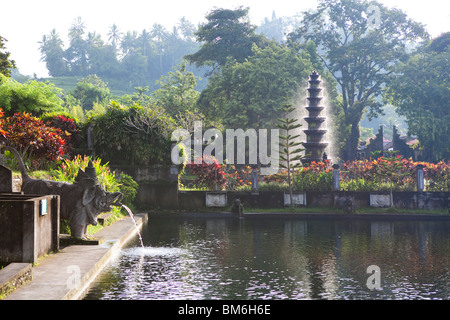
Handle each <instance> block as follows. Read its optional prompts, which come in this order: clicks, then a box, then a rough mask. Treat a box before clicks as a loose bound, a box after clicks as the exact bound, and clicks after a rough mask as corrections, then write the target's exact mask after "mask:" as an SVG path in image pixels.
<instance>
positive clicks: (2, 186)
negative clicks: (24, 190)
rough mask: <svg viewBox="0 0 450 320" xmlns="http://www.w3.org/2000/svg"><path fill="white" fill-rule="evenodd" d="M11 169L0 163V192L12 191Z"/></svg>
mask: <svg viewBox="0 0 450 320" xmlns="http://www.w3.org/2000/svg"><path fill="white" fill-rule="evenodd" d="M12 181H13V179H12V171H11V170H10V169H8V168H7V167H5V166H3V165H0V193H11V192H13V182H12Z"/></svg>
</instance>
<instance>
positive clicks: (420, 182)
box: [416, 164, 425, 192]
mask: <svg viewBox="0 0 450 320" xmlns="http://www.w3.org/2000/svg"><path fill="white" fill-rule="evenodd" d="M416 169H417V192H423V190H424V187H425V184H424V176H423V165H421V164H418V165H417V167H416Z"/></svg>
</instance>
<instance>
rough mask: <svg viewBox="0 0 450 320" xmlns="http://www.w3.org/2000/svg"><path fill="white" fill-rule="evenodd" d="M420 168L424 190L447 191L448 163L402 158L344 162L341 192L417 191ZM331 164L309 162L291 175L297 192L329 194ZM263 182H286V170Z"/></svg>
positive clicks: (331, 173) (449, 176) (449, 170)
mask: <svg viewBox="0 0 450 320" xmlns="http://www.w3.org/2000/svg"><path fill="white" fill-rule="evenodd" d="M419 164H420V165H422V166H423V171H424V178H425V189H426V191H436V192H445V191H450V161H448V162H445V161H441V162H439V163H437V164H434V163H428V162H415V161H413V160H412V159H405V158H402V157H401V156H396V157H395V158H378V159H376V160H355V161H347V162H345V163H344V165H343V167H342V168H340V179H341V189H342V190H347V191H380V190H382V191H388V190H390V189H391V188H392V190H396V191H414V190H417V166H418V165H419ZM332 177H333V169H332V166H331V162H330V161H329V160H326V161H325V162H312V163H311V164H310V165H309V166H307V167H302V168H300V169H299V170H298V171H297V172H296V173H295V174H294V189H295V190H297V191H331V190H332ZM263 181H264V182H269V183H272V182H276V183H280V184H281V183H285V182H286V171H284V172H280V173H277V174H274V175H270V176H265V177H264V178H263Z"/></svg>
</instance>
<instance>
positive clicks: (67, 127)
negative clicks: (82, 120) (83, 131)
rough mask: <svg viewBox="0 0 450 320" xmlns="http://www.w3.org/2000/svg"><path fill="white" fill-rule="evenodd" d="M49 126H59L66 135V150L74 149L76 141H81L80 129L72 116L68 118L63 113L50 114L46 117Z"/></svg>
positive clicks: (68, 151)
mask: <svg viewBox="0 0 450 320" xmlns="http://www.w3.org/2000/svg"><path fill="white" fill-rule="evenodd" d="M44 121H45V122H46V125H47V126H50V127H53V128H58V129H60V130H61V132H62V133H63V134H64V136H65V141H66V152H67V153H70V152H71V151H72V146H73V144H74V143H79V140H80V129H79V128H78V126H77V124H76V123H75V121H74V120H73V119H72V118H68V117H65V116H62V115H55V116H50V117H48V118H46V119H44Z"/></svg>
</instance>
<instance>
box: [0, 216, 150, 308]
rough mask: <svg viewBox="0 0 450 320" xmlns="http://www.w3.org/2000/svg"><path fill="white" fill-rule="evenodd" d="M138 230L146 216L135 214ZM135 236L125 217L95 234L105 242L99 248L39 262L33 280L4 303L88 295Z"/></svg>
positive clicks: (71, 250)
mask: <svg viewBox="0 0 450 320" xmlns="http://www.w3.org/2000/svg"><path fill="white" fill-rule="evenodd" d="M135 218H136V223H137V224H138V227H139V228H141V227H142V224H143V223H144V222H145V221H146V220H147V215H146V214H136V215H135ZM136 234H137V229H136V227H135V224H134V222H133V220H132V219H131V218H130V217H126V218H124V219H122V220H119V221H116V222H114V223H113V224H112V225H111V226H108V227H105V228H103V229H102V230H100V231H99V232H97V233H96V234H95V237H96V238H103V239H104V240H105V241H104V242H103V243H102V244H100V245H71V246H67V247H65V248H64V249H62V250H61V251H60V252H58V253H55V254H51V255H49V256H48V257H45V258H43V259H41V260H40V262H39V264H38V265H37V266H34V267H33V268H32V276H33V279H32V280H31V281H30V282H28V283H27V284H25V285H24V286H22V287H20V288H18V289H17V290H15V291H14V292H12V293H11V294H9V295H8V296H6V297H5V299H4V300H77V299H82V298H83V297H84V295H85V294H86V293H87V290H88V289H89V286H90V285H91V283H92V281H94V280H95V278H96V276H97V275H98V274H99V273H100V272H101V271H102V270H103V268H104V267H105V266H106V265H107V264H108V263H109V261H110V259H111V258H113V257H114V256H115V255H116V254H118V253H119V251H120V249H121V248H122V247H123V246H124V245H125V244H126V242H127V241H129V240H130V239H131V238H133V237H134V236H135V235H136Z"/></svg>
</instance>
